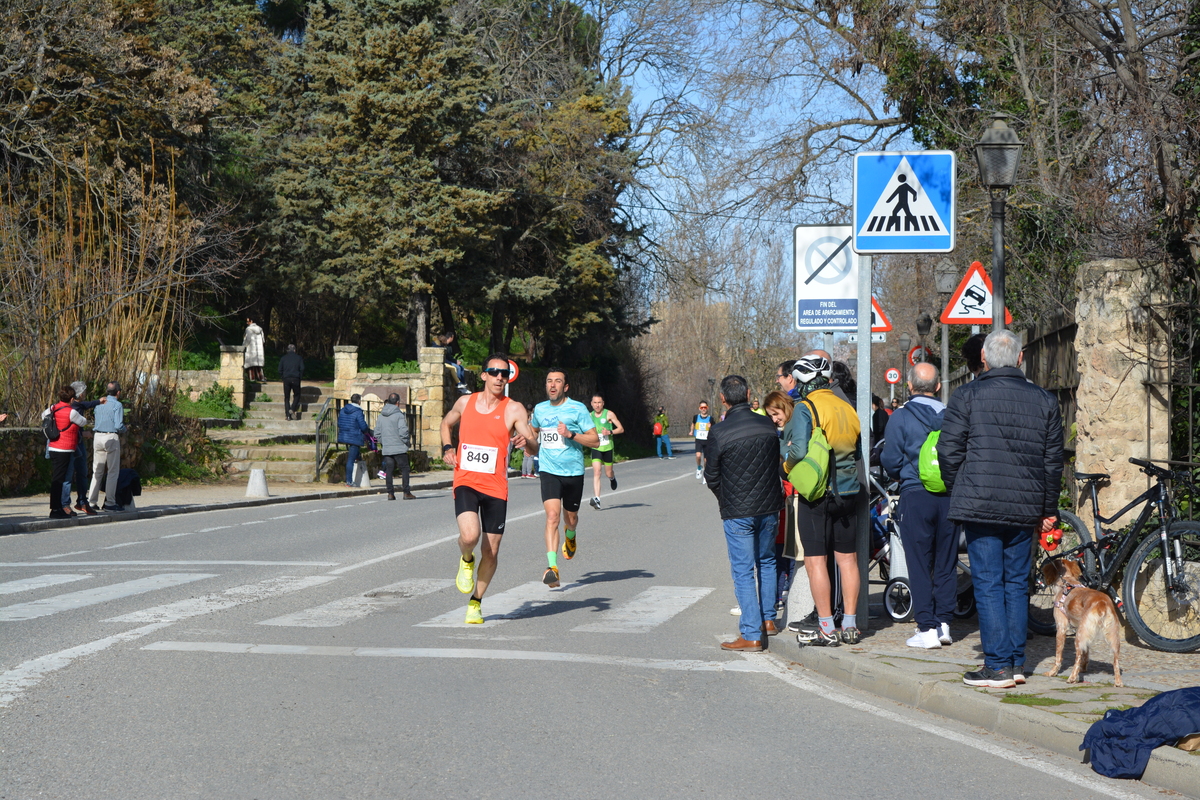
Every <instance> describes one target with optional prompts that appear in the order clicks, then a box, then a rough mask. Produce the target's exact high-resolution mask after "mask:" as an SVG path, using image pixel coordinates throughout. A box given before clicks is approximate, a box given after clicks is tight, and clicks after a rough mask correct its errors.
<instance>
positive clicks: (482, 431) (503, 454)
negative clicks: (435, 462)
mask: <svg viewBox="0 0 1200 800" xmlns="http://www.w3.org/2000/svg"><path fill="white" fill-rule="evenodd" d="M483 366H484V370H483V374H482V375H480V376H479V377H480V379H481V380H482V381H483V391H482V392H475V393H473V394H466V395H463V396H461V397H459V398H458V400H456V401H455V403H454V407H453V408H451V409H450V411H449V412H448V413H447V414H446V416H445V417H444V418H443V419H442V429H441V433H442V460H443V461H445V462H446V463H447V464H449V465H450V466H452V467H454V516H455V520H456V521H457V522H458V549H459V552H460V557H459V560H458V576H457V577H456V578H455V581H454V583H455V585H456V586H457V587H458V590H459V591H460V592H462V593H463V594H467V593H468V592H470V593H471V599H470V600H469V601H468V602H467V618H466V621H467V622H468V623H471V624H476V625H479V624H482V623H483V610H482V608H481V601H482V600H483V593H484V592H485V591H487V587H488V583H490V582H491V580H492V576H493V575H494V574H495V573H496V561H497V558H498V556H499V551H500V538H501V536H502V535H503V534H504V522H505V519H506V517H507V516H508V459H507V455H508V448H509V447H510V446H513V447H521V448H524V450H525V452H526V453H527V454H530V455H532V454H533V453H536V452H537V436H536V435H535V434H534V432H533V429H532V428H530V427H529V418H528V417H527V416H526V414H525V409H524V408H523V407H522V406H521V404H520V403H517V402H513V401H510V400H509V399H508V398H507V397H505V396H504V387H505V386H506V385H507V384H508V376H509V375H510V374H511V371H510V370H509V366H508V357H507V356H504V355H501V354H496V355H492V356H489V357H488V359H487V361H485V362H484V365H483ZM455 427H457V428H458V445H457V446H456V445H455V444H454V428H455ZM477 544H479V545H481V546H480V554H481V555H480V561H479V564H478V565H476V561H475V545H477Z"/></svg>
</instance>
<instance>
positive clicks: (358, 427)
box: [337, 394, 371, 488]
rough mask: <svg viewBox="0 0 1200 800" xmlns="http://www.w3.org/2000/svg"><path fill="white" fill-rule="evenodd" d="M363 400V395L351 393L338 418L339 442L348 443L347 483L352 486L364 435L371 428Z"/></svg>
mask: <svg viewBox="0 0 1200 800" xmlns="http://www.w3.org/2000/svg"><path fill="white" fill-rule="evenodd" d="M361 402H362V395H360V394H352V395H350V402H349V403H347V404H346V405H344V406H342V410H341V411H339V412H338V420H337V429H338V438H337V440H338V444H344V445H346V485H347V486H349V487H351V488H353V487H354V464H355V462H356V461H358V454H359V451H361V450H362V446H363V442H364V439H363V435H364V434H366V433H367V432H368V431H369V430H371V428H370V427H369V426H368V425H367V415H366V414H364V413H363V410H362V406H360V405H359V403H361Z"/></svg>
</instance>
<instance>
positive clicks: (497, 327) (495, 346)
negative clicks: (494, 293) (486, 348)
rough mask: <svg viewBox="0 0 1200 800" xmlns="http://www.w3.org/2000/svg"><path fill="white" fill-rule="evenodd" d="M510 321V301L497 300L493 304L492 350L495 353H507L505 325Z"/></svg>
mask: <svg viewBox="0 0 1200 800" xmlns="http://www.w3.org/2000/svg"><path fill="white" fill-rule="evenodd" d="M507 321H508V301H507V300H497V301H496V302H495V303H493V304H492V332H491V344H490V349H491V352H493V353H504V352H507V351H506V350H505V349H504V334H505V332H506V326H505V323H506V322H507Z"/></svg>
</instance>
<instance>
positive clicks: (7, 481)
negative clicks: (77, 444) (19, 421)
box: [0, 428, 50, 496]
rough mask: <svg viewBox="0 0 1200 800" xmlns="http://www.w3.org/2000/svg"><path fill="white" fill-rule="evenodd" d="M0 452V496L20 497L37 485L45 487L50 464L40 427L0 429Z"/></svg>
mask: <svg viewBox="0 0 1200 800" xmlns="http://www.w3.org/2000/svg"><path fill="white" fill-rule="evenodd" d="M0 453H4V458H2V459H0V496H7V495H14V494H21V493H22V492H25V491H26V490H28V489H30V488H31V487H38V485H39V484H41V483H45V484H46V486H47V488H49V481H50V462H49V461H47V460H46V458H45V456H46V436H45V434H43V433H42V429H41V428H0ZM38 488H40V487H38Z"/></svg>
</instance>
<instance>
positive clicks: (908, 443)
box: [879, 394, 946, 492]
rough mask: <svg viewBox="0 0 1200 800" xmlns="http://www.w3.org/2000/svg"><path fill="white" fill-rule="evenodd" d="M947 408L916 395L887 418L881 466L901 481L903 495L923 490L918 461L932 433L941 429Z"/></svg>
mask: <svg viewBox="0 0 1200 800" xmlns="http://www.w3.org/2000/svg"><path fill="white" fill-rule="evenodd" d="M945 410H946V407H945V406H944V405H942V401H941V400H938V399H937V398H936V397H926V396H925V395H921V394H919V395H917V396H915V397H913V398H912V399H911V400H909V401H908V402H907V403H905V404H904V405H903V406H901V407H900V408H898V409H896V410H895V411H893V412H892V416H891V417H889V418H888V423H887V428H886V429H885V432H884V435H883V453H882V454H881V455H880V456H879V463H880V464H883V468H884V469H886V470H887V471H888V474H889V475H891V476H892V477H893V478H896V479H898V480H899V481H900V491H901V492H903V491H906V490H909V489H923V488H924V486H923V485H922V483H921V475H920V473H919V471H918V468H917V460H918V458H919V457H920V455H921V445H923V444H925V439H926V438H928V436H929V432H930V431H940V430H941V429H942V414H943V413H944V412H945Z"/></svg>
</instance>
